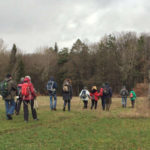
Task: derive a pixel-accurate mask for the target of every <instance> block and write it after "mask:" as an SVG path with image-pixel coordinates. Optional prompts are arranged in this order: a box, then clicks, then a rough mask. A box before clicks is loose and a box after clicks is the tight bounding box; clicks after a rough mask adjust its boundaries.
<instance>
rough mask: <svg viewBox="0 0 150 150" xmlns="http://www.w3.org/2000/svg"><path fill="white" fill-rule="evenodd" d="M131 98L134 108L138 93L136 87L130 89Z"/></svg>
mask: <svg viewBox="0 0 150 150" xmlns="http://www.w3.org/2000/svg"><path fill="white" fill-rule="evenodd" d="M130 100H131V107H132V108H134V105H135V100H136V94H135V91H134V89H132V90H131V91H130Z"/></svg>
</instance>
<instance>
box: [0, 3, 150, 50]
mask: <svg viewBox="0 0 150 150" xmlns="http://www.w3.org/2000/svg"><path fill="white" fill-rule="evenodd" d="M149 9H150V4H149V3H148V0H132V1H130V0H125V1H121V0H107V1H106V0H86V1H84V0H76V1H74V0H57V1H56V0H26V1H20V0H13V1H12V0H5V1H3V0H0V10H1V13H0V21H1V23H0V33H1V34H0V38H2V39H3V40H4V41H5V43H7V44H8V48H10V47H11V46H12V44H13V43H16V45H17V46H18V47H19V48H21V49H22V50H23V51H24V52H33V51H34V50H35V49H36V48H37V47H40V46H53V45H54V43H55V42H58V46H59V47H60V48H62V47H64V46H65V47H70V46H71V45H72V44H73V41H74V42H75V40H76V39H77V38H81V40H84V39H89V40H90V41H92V42H94V41H95V42H96V41H97V40H99V39H100V38H101V37H102V36H104V35H105V34H109V33H112V32H121V31H130V30H131V31H136V32H149V31H150V29H149V26H150V21H149V17H150V12H149Z"/></svg>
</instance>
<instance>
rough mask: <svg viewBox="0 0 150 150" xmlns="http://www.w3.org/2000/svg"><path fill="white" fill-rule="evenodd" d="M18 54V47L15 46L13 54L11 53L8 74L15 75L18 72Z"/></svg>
mask: <svg viewBox="0 0 150 150" xmlns="http://www.w3.org/2000/svg"><path fill="white" fill-rule="evenodd" d="M16 53H17V47H16V45H15V44H13V47H12V50H11V53H10V59H9V66H8V72H10V73H12V74H14V72H15V70H16V60H17V59H16Z"/></svg>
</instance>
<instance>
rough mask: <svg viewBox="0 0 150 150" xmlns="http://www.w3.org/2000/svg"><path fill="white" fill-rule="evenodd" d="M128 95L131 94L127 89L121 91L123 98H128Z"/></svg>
mask: <svg viewBox="0 0 150 150" xmlns="http://www.w3.org/2000/svg"><path fill="white" fill-rule="evenodd" d="M128 94H129V92H128V90H127V89H126V88H123V89H121V91H120V95H121V97H123V98H126V97H127V96H128Z"/></svg>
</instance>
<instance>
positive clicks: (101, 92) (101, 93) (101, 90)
mask: <svg viewBox="0 0 150 150" xmlns="http://www.w3.org/2000/svg"><path fill="white" fill-rule="evenodd" d="M100 96H103V88H101V89H100Z"/></svg>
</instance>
